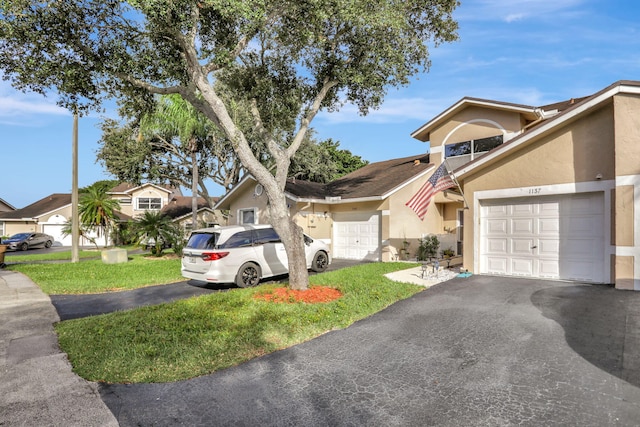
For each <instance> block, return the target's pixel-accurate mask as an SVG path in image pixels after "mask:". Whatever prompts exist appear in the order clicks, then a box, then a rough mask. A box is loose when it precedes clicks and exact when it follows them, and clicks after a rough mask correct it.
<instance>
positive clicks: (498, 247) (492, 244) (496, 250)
mask: <svg viewBox="0 0 640 427" xmlns="http://www.w3.org/2000/svg"><path fill="white" fill-rule="evenodd" d="M507 243H508V241H507V239H505V238H502V239H489V240H488V241H487V246H488V248H487V252H488V253H491V254H503V255H504V254H506V253H507Z"/></svg>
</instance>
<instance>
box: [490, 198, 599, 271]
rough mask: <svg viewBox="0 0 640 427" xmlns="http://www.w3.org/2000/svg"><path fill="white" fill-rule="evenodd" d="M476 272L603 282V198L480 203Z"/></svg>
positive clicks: (529, 199)
mask: <svg viewBox="0 0 640 427" xmlns="http://www.w3.org/2000/svg"><path fill="white" fill-rule="evenodd" d="M480 215H481V226H480V227H481V228H480V253H479V256H480V258H479V260H480V273H484V274H504V275H510V276H524V277H540V278H549V279H564V280H577V281H589V282H596V283H604V277H603V276H604V196H603V194H602V193H580V194H571V195H560V196H548V197H544V196H540V197H528V198H522V199H506V200H505V199H500V200H486V201H482V202H481V212H480Z"/></svg>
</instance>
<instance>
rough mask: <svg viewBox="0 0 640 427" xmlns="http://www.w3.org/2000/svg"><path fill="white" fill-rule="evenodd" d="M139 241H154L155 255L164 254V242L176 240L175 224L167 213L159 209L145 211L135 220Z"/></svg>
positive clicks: (153, 251)
mask: <svg viewBox="0 0 640 427" xmlns="http://www.w3.org/2000/svg"><path fill="white" fill-rule="evenodd" d="M133 223H134V227H135V230H136V233H137V235H138V241H139V242H142V240H145V239H146V240H148V241H153V242H154V243H153V244H154V248H153V250H152V251H151V252H152V253H153V254H154V255H156V256H160V255H162V245H163V243H165V242H167V243H171V242H173V241H174V240H175V233H176V231H175V226H174V224H173V222H172V221H171V218H169V217H168V216H167V215H165V214H163V213H162V212H159V211H145V212H144V214H142V215H141V216H139V217H137V218H136V219H134V220H133Z"/></svg>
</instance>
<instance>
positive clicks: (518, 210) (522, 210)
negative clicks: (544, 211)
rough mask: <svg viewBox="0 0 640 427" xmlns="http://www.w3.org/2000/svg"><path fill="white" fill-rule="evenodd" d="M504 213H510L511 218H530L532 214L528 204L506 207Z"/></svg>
mask: <svg viewBox="0 0 640 427" xmlns="http://www.w3.org/2000/svg"><path fill="white" fill-rule="evenodd" d="M506 211H507V212H509V211H511V214H512V215H513V216H520V215H524V216H531V214H532V213H533V205H532V204H530V203H522V204H517V205H513V206H510V207H507V209H506Z"/></svg>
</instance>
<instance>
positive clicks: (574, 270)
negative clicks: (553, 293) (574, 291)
mask: <svg viewBox="0 0 640 427" xmlns="http://www.w3.org/2000/svg"><path fill="white" fill-rule="evenodd" d="M561 273H562V275H563V277H564V278H565V279H567V280H587V281H590V280H591V279H590V278H591V277H593V275H594V274H595V272H594V268H593V263H589V262H584V261H580V260H568V261H567V262H565V263H563V267H562V272H561Z"/></svg>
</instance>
